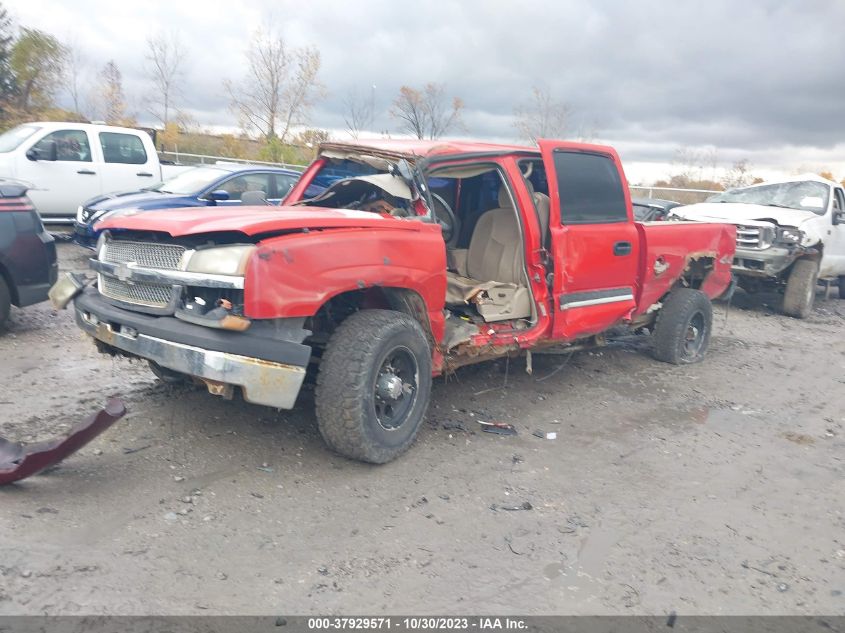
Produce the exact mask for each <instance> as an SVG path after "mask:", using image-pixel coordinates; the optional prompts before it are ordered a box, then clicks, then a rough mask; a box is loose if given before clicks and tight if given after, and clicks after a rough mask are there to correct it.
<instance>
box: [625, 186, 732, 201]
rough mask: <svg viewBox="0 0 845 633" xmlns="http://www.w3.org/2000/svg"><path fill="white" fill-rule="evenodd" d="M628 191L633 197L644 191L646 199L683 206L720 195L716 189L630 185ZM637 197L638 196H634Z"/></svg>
mask: <svg viewBox="0 0 845 633" xmlns="http://www.w3.org/2000/svg"><path fill="white" fill-rule="evenodd" d="M628 189H630V190H631V195H634V193H635V191H634V190H637V191H645V192H647V195H646V196H644V197H646V198H662V199H664V200H674V201H675V202H681V203H683V204H692V203H694V202H704V200H706V199H707V198H709V197H710V196H712V195H713V194H714V193H721V191H718V190H716V189H684V188H681V187H645V186H642V185H630V186H629V187H628ZM655 191H658V192H663V191H665V192H667V193H666V194H665V195H662V194H661V195H657V196H655V195H654V192H655ZM635 197H639V196H635Z"/></svg>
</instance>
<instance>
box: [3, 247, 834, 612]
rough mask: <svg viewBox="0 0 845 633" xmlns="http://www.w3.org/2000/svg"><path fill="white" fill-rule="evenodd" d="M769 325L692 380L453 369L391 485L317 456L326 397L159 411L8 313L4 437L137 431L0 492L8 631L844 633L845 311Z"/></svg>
mask: <svg viewBox="0 0 845 633" xmlns="http://www.w3.org/2000/svg"><path fill="white" fill-rule="evenodd" d="M59 253H60V259H61V263H62V266H63V268H64V269H80V268H83V267H84V265H85V259H86V257H87V256H88V254H87V253H86V252H83V251H82V250H81V249H77V248H76V247H74V246H71V245H69V244H61V245H60V248H59ZM776 304H777V297H771V296H770V297H767V296H755V297H747V296H745V295H741V296H738V297H737V298H735V300H734V306H733V307H732V308H731V309H730V311H729V312H726V307H725V306H724V305H721V306H717V307H716V310H715V331H714V337H713V340H712V343H711V349H710V354H709V356H708V358H707V359H706V361H705V362H704V363H701V364H698V365H694V366H688V367H674V366H669V365H665V364H661V363H658V362H656V361H654V360H653V359H652V358H650V356H649V340H648V338H647V337H630V338H627V339H625V340H623V341H620V342H617V343H614V344H612V345H610V346H609V347H607V348H604V349H602V350H600V351H597V352H592V353H590V352H583V353H580V354H576V355H573V356H572V357H571V358H570V359H569V360H568V361H566V358H565V357H559V356H535V358H534V374H533V375H531V376H530V375H527V374H526V373H525V371H524V368H525V365H524V361H522V360H511V361H510V362H509V363H506V362H504V361H499V362H495V363H487V364H484V365H479V366H475V367H468V368H465V369H463V370H461V371H459V372H458V374H457V375H456V376H454V377H452V378H450V379H449V381H444V380H442V379H439V380H438V381H437V382H436V385H435V389H434V394H433V399H432V403H431V407H430V409H429V414H428V417H427V420H426V423H425V425H424V428H423V429H422V432H421V433H420V437H419V440H418V441H417V443H416V445H415V446H414V447H413V448H412V449H411V451H410V452H409V453H407V454H406V455H405V456H403V457H402V458H400V459H399V460H397V461H396V462H394V463H391V464H388V465H385V466H381V467H373V466H366V465H363V464H359V463H355V462H351V461H348V460H346V459H343V458H341V457H338V456H336V455H333V454H331V453H329V452H328V451H327V450H326V448H325V447H324V445H323V443H322V441H321V439H320V436H319V434H318V432H317V429H316V425H315V421H314V414H313V398H312V395H311V393H308V392H306V393H304V394H302V396H301V397H300V401H299V403H298V404H297V407H296V408H295V409H294V410H293V411H285V412H276V411H273V410H270V409H265V408H262V407H258V406H253V405H250V404H246V403H244V402H242V401H237V400H236V401H231V402H226V401H222V400H220V399H217V398H215V397H213V396H210V395H209V394H207V393H205V392H204V391H201V390H197V389H190V388H180V389H172V388H168V387H166V386H165V385H162V384H161V383H159V382H157V381H156V380H155V379H154V378H153V376H152V374H151V373H150V372H149V371H148V369H147V368H146V366H145V365H143V364H140V363H130V362H129V361H126V360H112V359H108V358H106V357H102V356H100V355H98V354H97V353H96V352H95V350H94V346H93V345H92V344H91V343H90V341H88V340H85V337H84V336H83V335H81V334H80V333H79V332H78V330H77V329H76V327H75V326H74V324H73V322H72V319H71V314H70V313H69V312H62V313H56V312H54V311H52V310H51V309H50V307H49V306H47V305H46V304H42V305H40V306H35V307H33V308H30V309H27V310H23V311H21V310H14V311H13V315H12V319H11V322H10V324H9V331H8V332H7V333H6V334H5V335H4V336H2V337H0V357H2V359H3V362H2V365H0V384H2V385H3V387H4V389H3V393H2V396H0V435H3V436H5V437H7V438H10V439H15V440H24V441H31V440H34V439H38V438H43V437H47V436H52V435H54V434H56V433H60V432H62V431H63V430H66V429H67V428H68V427H69V426H70V425H72V424H75V423H76V422H78V421H79V420H81V419H82V418H83V416H86V415H87V414H88V413H90V412H92V411H94V410H95V409H96V408H97V407H98V406H99V404H100V403H102V402H103V401H104V400H105V398H106V397H107V396H110V395H119V396H120V397H122V398H123V399H124V400H125V402H126V404H127V407H128V409H129V414H127V416H126V417H125V418H124V420H122V421H120V422H118V423H117V424H116V425H115V426H114V427H113V428H112V429H110V430H109V431H108V432H106V433H105V434H104V435H102V436H101V437H100V438H98V439H97V440H95V441H94V442H93V443H92V444H90V445H89V446H88V447H86V448H85V449H84V450H83V451H81V452H80V453H78V454H76V455H74V456H72V457H70V458H68V460H67V461H66V462H64V463H63V464H61V465H60V466H59V467H58V468H56V469H54V470H52V471H50V472H49V473H46V474H43V475H40V476H37V477H34V478H32V479H30V480H27V481H25V482H21V483H19V484H16V485H13V486H9V487H6V488H5V489H2V490H0V507H2V512H0V533H2V534H3V538H2V539H0V614H40V613H46V614H148V613H158V614H195V613H201V614H245V613H249V614H272V613H279V612H284V613H300V614H307V613H321V614H327V613H344V614H356V613H362V614H363V613H369V614H372V613H385V614H387V613H394V614H400V613H435V612H438V613H498V614H507V613H520V614H587V613H589V614H661V613H668V612H670V611H676V612H677V613H679V614H845V597H843V592H845V519H843V508H845V503H843V502H845V485H843V447H845V417H843V416H845V388H843V383H845V338H843V325H845V301H839V300H838V299H830V300H827V301H825V300H823V298H822V297H821V295H820V296H819V301H818V303H817V307H816V310H815V312H814V313H813V315H812V316H811V317H810V318H808V319H807V320H805V321H797V320H794V319H790V318H787V317H783V316H780V315H778V314H777V313H776V312H775V310H774V307H775V306H776ZM479 420H500V421H505V422H510V423H512V424H514V425H515V427H516V428H517V429H518V431H519V434H518V435H517V436H513V437H503V436H496V435H491V434H487V433H482V432H480V428H481V427H480V425H479V424H478V421H479ZM535 431H541V432H544V433H547V432H556V433H557V439H554V440H551V439H545V438H540V437H537V436H535V435H534V432H535ZM514 508H516V509H514Z"/></svg>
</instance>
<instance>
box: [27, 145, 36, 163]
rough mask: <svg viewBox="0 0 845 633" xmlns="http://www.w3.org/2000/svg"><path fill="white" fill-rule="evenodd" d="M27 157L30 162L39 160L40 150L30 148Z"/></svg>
mask: <svg viewBox="0 0 845 633" xmlns="http://www.w3.org/2000/svg"><path fill="white" fill-rule="evenodd" d="M26 157H27V158H28V159H29V160H38V150H37V149H35V148H34V147H30V148H29V149H28V150H26Z"/></svg>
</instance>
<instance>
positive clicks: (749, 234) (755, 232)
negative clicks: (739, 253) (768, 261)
mask: <svg viewBox="0 0 845 633" xmlns="http://www.w3.org/2000/svg"><path fill="white" fill-rule="evenodd" d="M773 239H774V229H773V228H771V227H768V226H742V225H740V226H737V227H736V246H737V248H752V249H764V248H769V246H771V245H772V240H773Z"/></svg>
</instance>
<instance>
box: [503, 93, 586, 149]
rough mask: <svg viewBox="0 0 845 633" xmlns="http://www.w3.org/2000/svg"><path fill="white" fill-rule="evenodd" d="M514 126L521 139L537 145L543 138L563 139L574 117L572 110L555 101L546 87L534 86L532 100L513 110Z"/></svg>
mask: <svg viewBox="0 0 845 633" xmlns="http://www.w3.org/2000/svg"><path fill="white" fill-rule="evenodd" d="M513 114H514V122H513V126H514V127H515V128H516V131H517V132H518V133H519V136H520V138H521V139H523V140H525V141H528V142H529V143H532V144H536V143H537V140H538V139H541V138H562V137H563V136H564V135H565V134H566V132H567V130H568V128H569V119H570V117H571V116H572V108H571V107H570V106H569V104H567V103H566V102H564V101H560V100H558V99H555V98H554V97H553V96H552V93H551V92H550V91H549V89H548V88H546V87H538V86H534V87H533V88H532V89H531V99H530V100H529V101H528V102H526V103H521V104H519V105H518V106H516V107H515V108H514V110H513Z"/></svg>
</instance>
